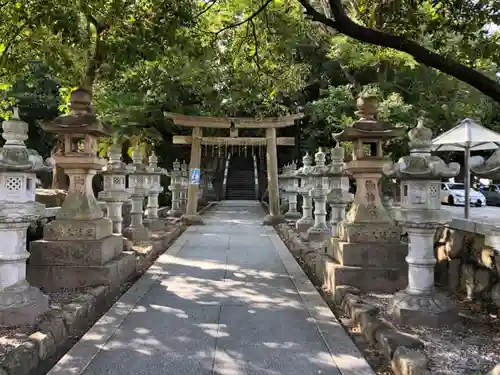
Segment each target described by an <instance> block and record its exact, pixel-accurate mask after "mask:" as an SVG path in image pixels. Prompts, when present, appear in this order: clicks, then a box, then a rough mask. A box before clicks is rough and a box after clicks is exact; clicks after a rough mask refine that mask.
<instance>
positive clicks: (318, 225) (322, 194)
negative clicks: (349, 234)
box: [305, 148, 329, 242]
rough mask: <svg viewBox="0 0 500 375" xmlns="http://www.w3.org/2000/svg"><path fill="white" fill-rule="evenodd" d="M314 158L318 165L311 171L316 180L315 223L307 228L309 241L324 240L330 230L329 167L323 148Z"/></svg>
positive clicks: (314, 186)
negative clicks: (328, 205)
mask: <svg viewBox="0 0 500 375" xmlns="http://www.w3.org/2000/svg"><path fill="white" fill-rule="evenodd" d="M314 160H315V162H316V165H315V166H314V167H313V168H312V172H311V173H312V176H313V181H314V182H313V184H314V185H313V188H312V192H311V195H312V198H313V200H314V225H313V226H312V227H310V228H309V229H308V230H307V232H306V236H305V238H306V240H308V241H315V242H323V241H324V240H325V239H326V236H327V235H328V232H329V230H328V226H327V225H326V195H327V193H328V182H327V181H328V180H327V177H326V175H327V172H328V170H329V167H327V166H326V165H325V161H326V155H325V153H324V152H323V150H322V149H321V148H320V149H319V150H318V152H317V153H316V154H315V157H314ZM325 179H326V180H327V181H325Z"/></svg>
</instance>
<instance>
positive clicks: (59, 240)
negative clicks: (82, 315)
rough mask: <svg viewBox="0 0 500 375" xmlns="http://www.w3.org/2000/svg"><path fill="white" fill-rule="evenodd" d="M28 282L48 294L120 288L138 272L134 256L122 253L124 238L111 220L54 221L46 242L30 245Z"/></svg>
mask: <svg viewBox="0 0 500 375" xmlns="http://www.w3.org/2000/svg"><path fill="white" fill-rule="evenodd" d="M30 253H31V256H30V264H29V267H28V269H27V279H28V281H29V282H30V283H31V284H33V285H36V286H38V287H42V288H44V290H47V291H56V290H59V289H61V288H64V289H78V288H82V287H89V286H94V285H109V286H111V287H115V286H119V285H121V284H122V283H123V282H124V281H126V280H127V279H128V278H129V277H130V275H132V273H133V272H134V271H135V257H134V255H133V254H132V253H128V252H124V251H123V237H122V236H121V235H115V234H112V223H111V221H110V220H108V219H98V220H89V221H84V220H73V221H71V220H68V221H66V220H54V221H53V222H51V223H49V224H47V225H46V226H45V227H44V239H43V240H38V241H33V242H31V243H30Z"/></svg>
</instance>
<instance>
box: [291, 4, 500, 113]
mask: <svg viewBox="0 0 500 375" xmlns="http://www.w3.org/2000/svg"><path fill="white" fill-rule="evenodd" d="M298 1H299V3H300V4H301V5H302V6H303V7H304V8H305V13H306V14H307V15H308V16H309V17H311V18H312V20H313V21H317V22H320V23H321V24H323V25H325V26H328V27H330V28H332V29H335V30H337V31H338V32H340V33H342V34H345V35H347V36H349V37H352V38H354V39H356V40H359V41H362V42H364V43H369V44H374V45H378V46H383V47H389V48H393V49H395V50H398V51H402V52H405V53H408V54H409V55H410V56H412V57H413V58H414V59H415V60H416V61H417V62H419V63H421V64H424V65H426V66H428V67H432V68H435V69H437V70H439V71H441V72H443V73H446V74H449V75H451V76H453V77H455V78H457V79H459V80H460V81H463V82H466V83H468V84H469V85H471V86H473V87H475V88H476V89H478V90H479V91H481V92H482V93H483V94H485V95H487V96H489V97H491V98H492V99H494V100H495V101H497V102H499V103H500V84H499V83H498V81H497V80H496V79H495V78H494V77H488V76H486V75H485V74H483V73H481V72H479V71H478V70H475V69H474V68H472V67H470V66H466V65H464V64H461V63H458V62H457V61H455V60H453V59H451V58H449V57H448V56H444V55H441V54H439V53H437V52H434V51H433V50H431V48H426V47H425V46H424V45H422V44H419V43H417V42H415V41H414V40H412V39H410V38H408V37H405V36H403V35H396V34H394V33H391V32H385V31H381V30H379V29H377V27H380V26H384V22H383V21H382V19H383V17H385V16H388V17H391V15H390V12H384V11H383V10H384V9H383V7H381V6H378V7H377V6H375V4H369V3H370V1H362V0H359V1H355V0H354V1H352V2H350V5H351V7H354V8H355V7H356V5H357V6H358V9H359V5H362V6H363V7H364V8H365V9H364V13H365V14H366V13H369V14H370V18H369V19H370V20H372V21H373V22H372V26H373V27H367V26H364V25H363V24H361V23H358V22H355V21H354V20H353V19H351V17H350V16H349V15H348V12H347V11H346V7H345V6H344V5H343V2H342V0H329V1H328V3H327V5H325V4H324V3H323V11H324V12H321V11H318V10H317V9H316V8H315V7H314V6H313V4H312V3H311V2H310V1H308V0H298ZM367 3H368V4H367ZM383 4H384V5H387V4H389V5H390V6H391V7H392V8H393V9H392V10H394V8H396V10H398V12H397V13H396V15H401V14H403V15H406V17H403V20H404V19H407V18H408V17H412V16H413V17H414V16H415V15H419V13H424V14H425V15H426V16H427V17H431V19H432V21H433V22H431V23H430V25H431V27H428V28H426V30H424V31H423V32H422V33H424V34H427V35H432V34H433V33H434V31H435V30H436V27H437V26H438V25H439V24H440V21H444V22H445V23H446V24H447V26H448V27H449V28H451V29H453V28H455V29H461V30H465V31H468V32H472V33H478V32H479V31H478V29H479V28H481V30H482V29H483V28H484V27H485V26H486V25H487V24H488V23H491V22H495V23H498V22H499V21H500V5H499V4H498V2H496V1H482V2H478V3H476V4H475V5H471V3H470V2H463V1H452V0H449V1H422V2H416V1H410V0H406V1H394V2H388V3H386V2H384V3H383ZM370 5H373V6H374V8H371V7H370ZM377 8H378V9H377ZM380 8H382V9H380ZM422 9H424V10H425V11H426V12H421V10H422ZM360 10H361V11H360V12H359V13H363V10H362V9H360ZM386 10H387V8H386ZM377 11H378V12H380V11H382V13H381V14H383V16H376V14H377V13H375V12H377ZM379 14H380V13H379ZM377 17H378V18H377ZM360 19H361V20H362V17H360ZM413 21H416V19H415V17H414V20H413ZM417 21H418V20H417ZM478 21H479V22H478ZM365 22H366V18H365ZM418 25H419V24H417V23H412V26H413V27H415V28H416V29H417V30H418ZM471 26H474V27H475V29H472V30H471ZM441 42H443V40H441ZM444 42H446V41H444ZM487 45H488V46H490V47H493V49H496V51H495V52H494V53H492V54H493V55H496V56H497V57H498V56H499V55H498V53H499V52H498V50H499V46H498V45H497V46H492V45H491V44H489V43H487ZM495 47H496V48H495Z"/></svg>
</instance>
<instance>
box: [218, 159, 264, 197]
mask: <svg viewBox="0 0 500 375" xmlns="http://www.w3.org/2000/svg"><path fill="white" fill-rule="evenodd" d="M256 199H257V197H256V194H255V173H254V169H253V159H252V155H251V154H248V155H246V156H243V155H235V156H233V157H231V161H230V162H229V170H228V173H227V183H226V200H256Z"/></svg>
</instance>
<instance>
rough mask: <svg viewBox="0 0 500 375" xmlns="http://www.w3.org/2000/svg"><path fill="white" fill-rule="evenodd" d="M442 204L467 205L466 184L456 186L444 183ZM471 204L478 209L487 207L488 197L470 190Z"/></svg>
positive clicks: (442, 186)
mask: <svg viewBox="0 0 500 375" xmlns="http://www.w3.org/2000/svg"><path fill="white" fill-rule="evenodd" d="M441 203H446V204H449V205H450V206H454V205H456V204H458V205H462V206H463V205H465V186H464V184H456V183H451V182H444V183H442V184H441ZM470 204H473V205H474V206H476V207H481V206H486V197H485V196H484V195H483V194H481V193H480V192H478V191H476V190H474V189H470Z"/></svg>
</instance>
